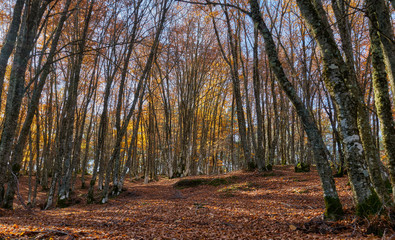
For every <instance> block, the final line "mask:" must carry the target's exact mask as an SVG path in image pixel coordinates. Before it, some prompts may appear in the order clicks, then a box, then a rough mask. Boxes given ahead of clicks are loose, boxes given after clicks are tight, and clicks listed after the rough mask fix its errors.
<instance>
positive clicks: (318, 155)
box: [250, 0, 343, 219]
mask: <svg viewBox="0 0 395 240" xmlns="http://www.w3.org/2000/svg"><path fill="white" fill-rule="evenodd" d="M250 6H251V18H252V20H253V21H254V23H255V24H256V27H257V28H258V30H259V31H260V33H261V35H262V36H263V38H264V40H265V50H266V54H267V55H268V58H269V64H270V67H271V69H272V70H273V73H274V74H275V76H276V79H277V81H278V82H279V84H280V85H281V87H282V89H283V91H284V92H285V93H286V94H287V96H288V98H289V100H290V101H291V102H292V104H293V105H294V107H295V110H296V111H297V113H298V115H299V117H300V118H301V120H302V123H303V126H304V129H305V131H306V134H307V136H308V138H309V141H310V144H311V146H312V148H313V153H314V158H315V161H316V163H317V170H318V173H319V176H320V179H321V183H322V187H323V190H324V201H325V207H326V211H325V216H326V217H328V218H330V219H337V218H338V217H339V216H341V215H342V214H343V211H342V206H341V203H340V200H339V197H338V194H337V191H336V186H335V181H334V180H333V177H332V171H331V168H330V166H329V162H328V157H327V155H326V154H327V149H326V146H325V144H324V142H323V140H322V136H321V134H320V132H319V130H318V128H317V125H316V124H315V122H314V120H313V117H312V115H311V114H310V112H309V111H308V110H307V108H306V107H305V106H304V104H303V102H302V101H301V99H300V98H299V96H298V95H297V93H296V91H295V89H294V87H293V86H292V84H291V83H290V82H289V81H288V79H287V78H286V76H285V73H284V70H283V68H282V65H281V62H280V60H279V59H278V54H277V51H276V46H275V44H274V41H273V37H272V35H271V33H270V31H269V30H268V28H267V27H266V24H265V23H264V21H263V18H262V15H261V13H260V10H259V4H258V1H256V0H250Z"/></svg>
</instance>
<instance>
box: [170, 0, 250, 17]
mask: <svg viewBox="0 0 395 240" xmlns="http://www.w3.org/2000/svg"><path fill="white" fill-rule="evenodd" d="M176 1H177V2H183V3H189V4H195V5H203V6H207V5H212V6H218V5H219V6H223V7H231V8H235V9H237V10H239V11H240V12H242V13H244V14H246V15H248V16H251V12H249V11H247V10H245V9H242V8H241V7H239V6H236V5H233V4H229V3H217V2H211V1H209V0H206V2H205V3H204V2H193V1H187V0H176Z"/></svg>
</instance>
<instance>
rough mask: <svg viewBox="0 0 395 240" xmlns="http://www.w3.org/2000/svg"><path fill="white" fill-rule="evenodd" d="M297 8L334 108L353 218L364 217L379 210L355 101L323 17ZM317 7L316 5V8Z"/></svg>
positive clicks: (304, 4) (305, 5)
mask: <svg viewBox="0 0 395 240" xmlns="http://www.w3.org/2000/svg"><path fill="white" fill-rule="evenodd" d="M297 4H298V6H299V9H300V11H301V13H302V16H303V18H304V19H305V20H306V22H307V24H308V26H309V28H310V30H311V31H312V33H313V35H314V38H315V39H316V41H317V43H318V45H319V47H320V50H321V54H322V57H323V64H324V81H325V84H326V86H327V88H328V90H329V92H330V94H331V96H332V97H333V98H334V100H335V103H336V107H337V108H338V118H339V122H340V128H341V135H342V138H343V141H344V144H345V155H346V164H347V165H348V169H349V171H348V176H349V179H350V183H351V188H352V191H353V195H354V200H355V203H356V205H357V214H358V215H365V214H369V213H375V212H377V211H378V210H379V208H380V207H381V206H380V202H379V199H378V197H377V193H376V192H375V190H374V189H373V188H371V187H370V180H369V172H368V170H367V169H366V166H365V164H364V161H363V160H364V159H365V156H364V151H363V146H362V142H361V138H360V135H359V130H358V122H357V108H358V102H357V99H356V97H355V96H354V95H353V93H352V92H351V91H350V89H349V87H348V86H347V82H346V79H347V77H348V74H347V71H348V69H347V65H346V63H345V62H344V61H343V59H342V56H341V53H340V51H339V49H338V47H337V45H336V42H335V40H334V37H333V33H332V32H331V30H330V28H328V27H327V26H328V25H329V24H328V21H327V20H326V15H322V13H321V14H319V12H322V11H320V9H321V10H322V8H320V7H319V8H318V9H319V10H317V9H316V7H314V5H313V3H312V2H311V1H310V0H309V1H303V0H297ZM318 5H319V4H318Z"/></svg>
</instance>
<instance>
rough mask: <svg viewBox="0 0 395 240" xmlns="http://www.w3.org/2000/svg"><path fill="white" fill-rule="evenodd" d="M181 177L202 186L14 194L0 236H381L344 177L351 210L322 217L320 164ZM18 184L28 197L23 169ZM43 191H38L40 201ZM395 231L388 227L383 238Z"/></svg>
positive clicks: (0, 215) (0, 214)
mask: <svg viewBox="0 0 395 240" xmlns="http://www.w3.org/2000/svg"><path fill="white" fill-rule="evenodd" d="M182 179H188V180H190V179H194V180H192V181H189V183H195V184H196V183H197V184H196V185H197V186H194V187H184V188H176V187H175V184H176V183H177V182H178V181H180V179H166V178H161V179H160V180H159V181H155V182H151V183H149V184H144V183H143V181H142V180H138V181H131V182H127V183H126V184H125V191H123V192H122V193H121V194H120V196H118V197H115V198H111V199H110V201H109V203H107V204H90V205H88V204H86V203H85V202H86V201H85V199H86V193H87V190H80V189H78V190H76V192H75V193H74V195H73V198H74V199H75V200H76V201H75V202H76V203H75V204H74V205H72V206H69V207H67V208H55V209H51V210H40V209H39V208H36V209H33V210H32V211H27V210H25V209H24V208H23V207H22V206H21V205H20V202H19V201H18V200H15V203H16V207H15V210H13V211H10V210H0V239H2V238H3V239H50V238H53V239H380V237H376V236H374V235H373V234H371V233H369V227H370V226H371V222H369V221H368V220H366V219H358V218H356V217H355V216H354V215H353V204H352V196H351V190H350V187H349V186H348V185H347V178H346V177H343V178H336V182H337V186H338V191H339V195H340V198H341V201H342V204H343V207H344V210H345V212H346V216H345V218H344V219H343V220H340V221H337V222H328V221H324V220H323V217H322V214H323V211H324V203H323V200H322V190H321V186H320V182H319V178H318V175H317V172H316V171H315V170H313V171H311V172H308V173H295V172H294V171H293V168H292V167H291V166H276V167H274V170H273V172H264V173H258V172H241V171H238V172H233V173H230V174H224V175H216V176H206V177H201V176H199V177H188V178H182ZM196 179H197V180H196ZM201 179H205V180H204V181H201ZM184 183H185V181H184ZM199 183H201V184H200V185H199ZM78 184H79V183H77V185H76V186H80V185H78ZM20 185H21V186H20V189H21V195H22V197H23V198H24V199H26V197H27V179H26V178H25V177H24V178H22V180H21V183H20ZM45 196H46V193H44V192H40V194H39V196H38V197H39V203H40V204H41V205H43V204H44V201H45ZM77 202H79V203H77ZM393 233H394V231H393V230H391V229H385V230H384V233H383V234H384V237H383V238H384V239H390V237H389V236H391V235H392V234H393Z"/></svg>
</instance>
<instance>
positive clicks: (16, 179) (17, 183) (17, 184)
mask: <svg viewBox="0 0 395 240" xmlns="http://www.w3.org/2000/svg"><path fill="white" fill-rule="evenodd" d="M10 172H11V174H12V176H14V179H15V182H16V195H17V196H18V200H19V202H20V203H21V204H22V206H23V207H24V208H25V209H26V210H27V211H29V212H31V211H32V209H31V208H30V207H28V206H27V205H26V204H25V202H24V201H23V198H22V196H21V194H20V192H19V180H18V177H17V176H16V175H15V173H14V172H13V171H10Z"/></svg>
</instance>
